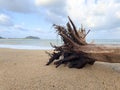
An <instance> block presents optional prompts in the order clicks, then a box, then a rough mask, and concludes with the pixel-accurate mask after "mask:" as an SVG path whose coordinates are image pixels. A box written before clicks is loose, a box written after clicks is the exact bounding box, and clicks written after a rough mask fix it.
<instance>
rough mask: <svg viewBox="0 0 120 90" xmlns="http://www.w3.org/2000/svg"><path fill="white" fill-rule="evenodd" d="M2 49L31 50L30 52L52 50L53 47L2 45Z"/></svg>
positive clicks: (0, 46)
mask: <svg viewBox="0 0 120 90" xmlns="http://www.w3.org/2000/svg"><path fill="white" fill-rule="evenodd" d="M0 48H11V49H29V50H50V49H52V47H42V46H28V45H6V44H5V45H4V44H2V45H0Z"/></svg>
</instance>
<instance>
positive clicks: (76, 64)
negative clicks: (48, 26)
mask: <svg viewBox="0 0 120 90" xmlns="http://www.w3.org/2000/svg"><path fill="white" fill-rule="evenodd" d="M68 19H69V22H68V23H67V24H66V27H63V26H59V25H56V24H54V25H53V26H54V28H55V29H56V31H57V33H58V35H60V36H61V39H62V40H63V45H61V46H55V45H52V44H51V46H52V47H53V48H54V51H53V53H48V52H47V54H49V56H50V59H49V61H48V62H47V64H46V65H50V64H51V63H52V62H54V64H55V65H56V67H58V66H60V65H61V64H65V65H67V66H68V67H69V68H83V67H84V66H85V65H86V64H90V65H93V64H94V63H95V61H102V62H109V63H120V48H112V47H106V46H104V45H96V44H88V43H87V42H86V36H87V34H88V33H89V32H90V30H88V32H87V33H86V31H85V29H84V28H83V27H81V28H80V29H79V30H77V29H76V26H75V25H74V23H73V21H72V20H71V19H70V17H69V16H68Z"/></svg>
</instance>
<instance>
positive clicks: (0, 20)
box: [0, 14, 13, 26]
mask: <svg viewBox="0 0 120 90" xmlns="http://www.w3.org/2000/svg"><path fill="white" fill-rule="evenodd" d="M0 25H2V26H12V25H13V22H12V19H11V18H10V17H9V16H8V15H5V14H0Z"/></svg>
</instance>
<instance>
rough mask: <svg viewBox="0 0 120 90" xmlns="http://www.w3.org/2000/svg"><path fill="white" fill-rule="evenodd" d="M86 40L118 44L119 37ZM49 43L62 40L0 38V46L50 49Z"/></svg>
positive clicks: (119, 41) (96, 42)
mask: <svg viewBox="0 0 120 90" xmlns="http://www.w3.org/2000/svg"><path fill="white" fill-rule="evenodd" d="M87 42H88V43H90V42H93V43H94V44H105V45H109V44H111V45H119V46H120V39H95V40H87ZM50 43H52V44H53V45H57V46H59V45H61V44H62V41H61V40H58V39H0V48H12V49H30V50H50V49H53V48H52V47H51V45H50Z"/></svg>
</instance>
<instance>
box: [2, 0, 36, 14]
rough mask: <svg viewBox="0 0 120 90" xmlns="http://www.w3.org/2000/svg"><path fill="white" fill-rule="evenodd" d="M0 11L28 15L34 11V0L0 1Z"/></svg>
mask: <svg viewBox="0 0 120 90" xmlns="http://www.w3.org/2000/svg"><path fill="white" fill-rule="evenodd" d="M0 9H4V10H8V11H13V12H19V13H30V12H35V11H36V9H37V8H36V6H35V2H34V0H12V1H11V0H0Z"/></svg>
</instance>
